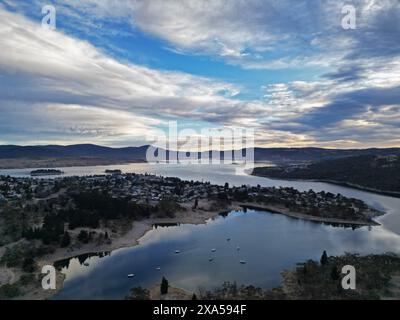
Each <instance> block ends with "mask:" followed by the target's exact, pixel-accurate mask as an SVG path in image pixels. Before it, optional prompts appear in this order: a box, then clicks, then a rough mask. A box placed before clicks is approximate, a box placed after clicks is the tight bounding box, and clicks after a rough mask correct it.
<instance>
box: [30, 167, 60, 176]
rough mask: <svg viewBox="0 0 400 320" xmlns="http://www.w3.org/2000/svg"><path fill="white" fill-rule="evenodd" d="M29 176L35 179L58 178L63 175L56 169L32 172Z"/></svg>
mask: <svg viewBox="0 0 400 320" xmlns="http://www.w3.org/2000/svg"><path fill="white" fill-rule="evenodd" d="M30 174H31V176H32V177H37V176H58V175H62V174H64V172H63V171H61V170H57V169H39V170H33V171H31V173H30Z"/></svg>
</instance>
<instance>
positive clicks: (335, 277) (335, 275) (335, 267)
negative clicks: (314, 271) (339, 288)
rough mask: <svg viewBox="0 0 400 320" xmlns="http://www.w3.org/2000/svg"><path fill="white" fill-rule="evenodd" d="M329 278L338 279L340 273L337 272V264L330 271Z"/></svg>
mask: <svg viewBox="0 0 400 320" xmlns="http://www.w3.org/2000/svg"><path fill="white" fill-rule="evenodd" d="M331 278H332V280H334V281H336V280H339V278H340V273H339V270H338V268H337V266H333V268H332V271H331Z"/></svg>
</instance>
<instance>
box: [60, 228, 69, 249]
mask: <svg viewBox="0 0 400 320" xmlns="http://www.w3.org/2000/svg"><path fill="white" fill-rule="evenodd" d="M70 243H71V237H70V235H69V232H68V231H65V232H64V235H63V237H62V239H61V248H66V247H68V246H69V245H70Z"/></svg>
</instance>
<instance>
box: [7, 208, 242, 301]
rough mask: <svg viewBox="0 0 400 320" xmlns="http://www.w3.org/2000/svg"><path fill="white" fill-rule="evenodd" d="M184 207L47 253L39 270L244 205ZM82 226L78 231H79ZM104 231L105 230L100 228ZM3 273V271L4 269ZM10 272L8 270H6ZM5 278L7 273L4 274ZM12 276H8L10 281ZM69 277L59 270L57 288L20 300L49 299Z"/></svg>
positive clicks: (35, 290) (31, 293) (38, 290)
mask: <svg viewBox="0 0 400 320" xmlns="http://www.w3.org/2000/svg"><path fill="white" fill-rule="evenodd" d="M181 206H182V207H183V208H184V210H182V211H179V212H177V213H176V214H175V217H173V218H156V217H154V218H149V219H145V220H142V221H134V222H133V223H132V226H131V227H130V228H127V229H128V231H127V232H124V233H123V234H118V235H116V236H112V237H111V240H112V241H111V242H110V243H104V244H101V245H98V244H96V243H88V244H78V245H74V246H72V247H69V248H58V249H56V251H55V252H54V253H52V254H48V255H45V256H43V257H41V258H40V259H38V261H37V263H38V266H39V270H41V268H42V266H44V265H54V264H55V263H56V262H57V261H60V260H64V259H69V258H72V257H76V256H79V255H84V254H89V253H95V252H104V251H113V250H117V249H121V248H127V247H133V246H135V245H137V244H138V243H139V240H140V238H142V237H143V236H144V235H145V234H146V233H147V232H148V231H150V230H152V229H153V225H155V224H164V223H168V224H203V223H205V222H206V221H207V220H209V219H212V218H215V217H216V216H218V215H219V214H220V213H221V212H224V211H228V212H229V211H231V210H240V209H241V207H240V206H239V205H238V204H233V205H230V206H229V207H227V208H224V209H223V210H222V209H213V208H210V203H208V202H207V201H199V207H200V208H204V209H193V208H192V206H193V203H186V204H181ZM79 230H80V229H77V230H75V231H74V232H75V233H76V232H79ZM97 231H101V230H97ZM5 270H7V274H9V275H10V274H13V275H14V278H15V279H18V278H19V276H20V274H21V272H20V270H12V269H10V268H8V269H7V268H5ZM0 272H1V270H0ZM4 274H6V272H4ZM4 277H5V276H4ZM9 277H10V276H7V280H8V279H9ZM64 279H65V276H64V274H63V273H61V272H59V271H57V289H56V290H48V291H45V290H43V289H42V288H41V287H36V288H32V289H31V290H30V291H29V293H27V294H25V295H24V296H21V297H18V299H29V300H43V299H49V298H51V297H52V296H53V295H55V294H56V293H57V292H58V291H59V290H60V289H61V288H62V287H63V282H64Z"/></svg>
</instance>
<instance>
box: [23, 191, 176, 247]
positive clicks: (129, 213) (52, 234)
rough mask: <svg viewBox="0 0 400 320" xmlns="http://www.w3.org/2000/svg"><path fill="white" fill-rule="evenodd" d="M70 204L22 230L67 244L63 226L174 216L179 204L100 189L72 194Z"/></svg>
mask: <svg viewBox="0 0 400 320" xmlns="http://www.w3.org/2000/svg"><path fill="white" fill-rule="evenodd" d="M72 199H73V201H74V206H73V208H69V209H68V210H59V211H56V212H51V213H49V214H47V215H46V216H45V217H44V219H43V225H42V226H41V227H40V228H28V229H26V230H25V231H24V232H23V236H24V237H25V238H27V239H41V240H43V243H45V244H50V243H59V242H60V241H61V245H62V246H67V244H69V241H70V239H69V238H68V237H69V236H68V235H67V234H66V233H65V230H64V226H65V224H66V223H67V224H68V228H69V229H71V230H73V229H75V228H98V227H100V225H101V222H104V223H106V222H107V221H109V220H117V219H122V218H128V219H132V220H142V219H144V218H147V217H149V216H150V215H151V214H157V215H159V216H162V215H164V216H168V217H171V216H173V213H174V212H175V210H176V208H177V207H178V205H177V204H176V203H175V202H174V201H171V200H168V199H165V200H162V201H160V202H159V203H158V204H157V205H150V204H138V203H135V202H132V201H130V200H129V199H116V198H113V197H111V196H110V195H108V194H107V193H101V192H83V193H79V194H74V195H72ZM88 239H89V237H88V236H85V235H84V234H81V235H80V238H79V240H80V241H82V242H84V243H85V242H87V241H88Z"/></svg>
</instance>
